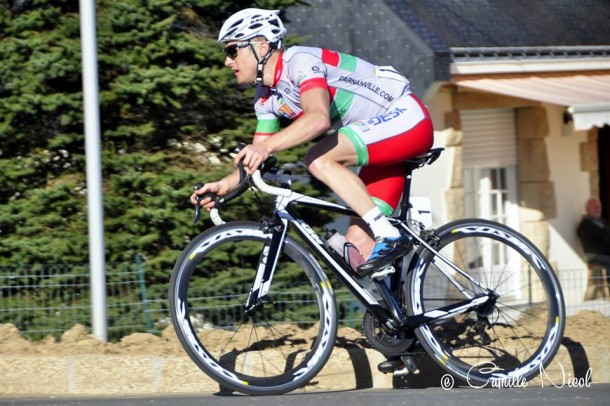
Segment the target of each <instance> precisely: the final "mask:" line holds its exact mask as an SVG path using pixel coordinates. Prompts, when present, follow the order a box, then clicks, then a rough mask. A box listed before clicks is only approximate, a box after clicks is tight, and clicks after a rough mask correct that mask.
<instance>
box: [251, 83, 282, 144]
mask: <svg viewBox="0 0 610 406" xmlns="http://www.w3.org/2000/svg"><path fill="white" fill-rule="evenodd" d="M260 90H261V89H260V88H259V89H258V91H257V94H256V96H255V102H254V112H255V114H256V120H257V123H256V130H255V131H254V137H255V138H256V137H268V136H270V135H273V134H275V133H276V132H278V131H280V120H279V118H278V116H277V115H276V114H275V113H274V112H273V110H272V109H271V104H272V103H273V101H272V100H270V99H269V95H268V94H265V93H264V92H261V91H260Z"/></svg>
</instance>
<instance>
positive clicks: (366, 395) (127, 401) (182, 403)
mask: <svg viewBox="0 0 610 406" xmlns="http://www.w3.org/2000/svg"><path fill="white" fill-rule="evenodd" d="M609 397H610V384H594V385H591V386H590V387H584V388H568V387H564V388H554V387H544V388H541V387H534V386H530V387H527V388H519V389H517V388H510V389H493V388H492V389H487V388H486V389H474V388H454V389H451V390H444V389H442V388H427V389H395V390H350V391H338V392H312V393H293V394H287V395H282V396H268V397H253V396H243V395H230V396H220V395H192V396H183V395H181V396H146V397H104V398H99V397H98V398H93V397H91V398H87V397H73V398H6V397H1V395H0V405H2V406H4V405H20V406H26V405H27V406H34V405H36V406H165V405H171V406H199V405H201V406H228V405H231V406H240V405H244V406H249V405H272V406H313V405H315V406H329V405H342V406H345V405H349V406H370V405H383V406H396V405H413V406H423V405H435V406H436V405H439V404H440V405H443V406H478V405H485V406H494V405H498V406H500V405H510V406H520V405H523V406H530V405H536V406H540V405H553V406H573V405H579V406H586V405H598V406H602V405H603V406H606V405H607V404H608V398H609Z"/></svg>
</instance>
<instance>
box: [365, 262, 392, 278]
mask: <svg viewBox="0 0 610 406" xmlns="http://www.w3.org/2000/svg"><path fill="white" fill-rule="evenodd" d="M394 272H396V270H395V269H394V267H393V266H392V265H388V266H386V267H384V268H381V269H380V270H378V271H376V272H373V273H372V274H371V279H375V280H380V279H383V278H384V277H386V276H388V275H391V274H393V273H394Z"/></svg>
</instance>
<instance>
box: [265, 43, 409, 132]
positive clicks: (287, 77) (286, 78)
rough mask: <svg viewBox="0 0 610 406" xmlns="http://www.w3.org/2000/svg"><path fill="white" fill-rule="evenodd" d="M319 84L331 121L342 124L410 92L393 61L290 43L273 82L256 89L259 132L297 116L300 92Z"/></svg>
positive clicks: (385, 107)
mask: <svg viewBox="0 0 610 406" xmlns="http://www.w3.org/2000/svg"><path fill="white" fill-rule="evenodd" d="M316 87H322V88H328V90H329V93H330V98H331V102H332V103H331V107H330V113H331V122H332V123H333V124H335V123H337V122H341V124H343V125H347V124H351V123H353V122H354V121H357V120H361V119H365V118H369V117H373V116H376V115H378V114H381V113H384V112H386V111H387V110H388V108H389V107H390V106H391V105H392V103H394V102H395V101H396V100H397V99H398V98H399V97H400V96H402V95H403V94H409V93H411V90H410V86H409V81H408V80H407V79H406V78H405V77H404V76H402V75H400V74H398V72H396V71H395V70H394V68H392V67H391V66H385V67H384V66H375V65H373V64H371V63H369V62H366V61H364V60H362V59H360V58H357V57H355V56H351V55H347V54H342V53H339V52H335V51H330V50H327V49H322V48H311V47H301V46H295V47H291V48H289V49H288V50H287V51H285V52H284V53H283V54H282V55H281V57H280V59H279V61H278V64H277V67H276V71H275V81H274V84H273V86H272V87H271V88H268V87H263V86H259V88H258V89H257V93H256V96H255V105H254V108H255V111H256V115H257V118H258V120H259V126H258V127H257V135H266V134H270V133H274V132H276V131H277V130H278V129H279V124H278V117H280V116H282V117H286V118H289V119H295V118H297V117H299V116H300V115H301V114H302V109H301V101H300V94H301V93H303V92H306V91H307V90H310V89H313V88H316Z"/></svg>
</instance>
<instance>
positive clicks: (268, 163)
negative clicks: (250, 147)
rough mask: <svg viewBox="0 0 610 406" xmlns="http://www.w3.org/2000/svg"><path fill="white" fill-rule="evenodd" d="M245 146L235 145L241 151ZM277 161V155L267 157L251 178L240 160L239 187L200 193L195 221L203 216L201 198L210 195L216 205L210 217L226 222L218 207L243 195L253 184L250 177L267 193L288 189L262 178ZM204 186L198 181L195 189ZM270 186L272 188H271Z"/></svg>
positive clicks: (216, 220)
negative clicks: (220, 193) (228, 190)
mask: <svg viewBox="0 0 610 406" xmlns="http://www.w3.org/2000/svg"><path fill="white" fill-rule="evenodd" d="M244 146H245V144H238V145H237V146H236V147H235V149H234V151H235V152H239V151H241V149H242V148H243V147H244ZM276 163H277V159H276V158H275V157H273V156H271V157H269V158H267V159H266V160H265V162H263V163H262V164H261V165H260V167H259V169H257V170H256V171H255V172H254V173H253V174H252V177H251V178H250V177H248V174H247V173H246V170H245V168H244V164H243V162H239V163H238V164H237V169H238V170H239V183H238V184H237V187H236V188H235V189H233V190H232V191H230V192H229V193H227V194H226V195H223V196H219V195H217V194H216V193H213V192H206V193H203V194H201V195H198V196H197V197H196V200H197V204H196V205H195V218H194V221H193V222H194V223H197V221H199V217H200V216H201V206H200V205H199V202H200V201H201V200H203V199H205V198H208V197H209V198H210V199H212V201H213V202H214V207H213V208H212V209H211V210H210V218H211V220H212V222H213V223H214V224H216V225H218V224H222V223H224V221H223V220H222V218H221V217H220V215H219V214H218V209H220V208H221V207H222V206H224V205H225V203H227V202H229V201H231V200H233V199H235V198H237V197H239V196H241V195H242V194H243V193H244V192H245V191H246V190H248V189H249V188H250V186H251V183H250V179H252V181H253V182H254V185H255V186H256V187H257V188H258V189H260V190H261V191H263V192H265V193H270V194H277V193H276V192H275V189H277V190H280V191H286V190H287V189H282V188H276V187H274V186H271V185H269V184H267V183H265V181H263V179H262V173H265V172H267V171H269V170H270V169H271V168H273V167H274V165H275V164H276ZM202 187H203V185H202V184H200V183H198V184H196V185H195V186H193V190H199V189H201V188H202ZM269 188H271V189H269ZM288 192H290V190H288Z"/></svg>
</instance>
